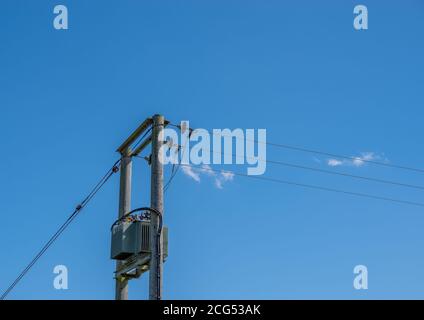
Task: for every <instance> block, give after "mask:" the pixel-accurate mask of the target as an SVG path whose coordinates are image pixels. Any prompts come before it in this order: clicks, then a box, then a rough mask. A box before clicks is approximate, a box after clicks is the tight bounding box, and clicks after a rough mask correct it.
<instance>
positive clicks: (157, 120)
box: [149, 115, 165, 300]
mask: <svg viewBox="0 0 424 320" xmlns="http://www.w3.org/2000/svg"><path fill="white" fill-rule="evenodd" d="M164 124H165V119H164V117H163V116H161V115H155V116H154V117H153V129H152V158H151V193H150V203H151V207H152V208H153V209H156V210H158V211H159V212H160V213H161V214H162V219H163V211H164V210H163V164H162V155H161V152H162V151H161V150H162V145H163V143H164V142H163V129H164ZM150 230H151V232H150V246H151V258H150V274H149V276H150V278H149V299H150V300H160V299H161V298H162V284H163V277H162V274H163V255H162V254H160V253H162V252H163V234H161V236H160V237H159V238H158V237H157V234H158V231H159V217H158V216H157V215H155V214H152V215H151V229H150ZM158 241H159V244H158V243H157V242H158ZM158 248H159V250H160V252H158ZM158 254H160V257H159V259H157V257H158Z"/></svg>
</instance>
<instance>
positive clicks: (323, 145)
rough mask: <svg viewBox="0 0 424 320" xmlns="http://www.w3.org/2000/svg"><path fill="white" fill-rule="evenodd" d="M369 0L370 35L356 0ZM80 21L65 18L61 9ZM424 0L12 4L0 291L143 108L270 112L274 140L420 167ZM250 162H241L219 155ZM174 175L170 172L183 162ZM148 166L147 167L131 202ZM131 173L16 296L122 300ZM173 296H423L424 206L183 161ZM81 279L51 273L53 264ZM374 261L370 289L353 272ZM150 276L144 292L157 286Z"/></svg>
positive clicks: (217, 122) (410, 195) (279, 173)
mask: <svg viewBox="0 0 424 320" xmlns="http://www.w3.org/2000/svg"><path fill="white" fill-rule="evenodd" d="M359 3H362V4H365V5H367V6H368V9H369V29H368V30H367V31H355V30H354V29H353V26H352V22H353V7H354V6H355V5H356V4H359ZM57 4H65V5H66V6H67V7H68V9H69V30H66V31H63V30H62V31H58V30H55V29H54V28H53V24H52V21H53V18H54V15H53V7H54V6H55V5H57ZM423 31H424V4H423V3H422V1H419V0H408V1H402V2H399V1H372V0H366V1H361V2H357V1H347V0H345V1H266V2H264V1H206V0H205V1H189V0H184V1H129V0H123V1H119V4H118V3H112V2H105V1H60V2H57V1H21V0H13V1H12V0H3V1H2V2H1V4H0V37H1V41H0V106H1V111H2V112H1V117H0V134H1V137H2V139H1V140H2V148H1V151H0V156H1V162H2V169H3V170H1V171H0V177H1V179H0V194H1V199H2V201H1V202H0V214H1V217H2V224H3V227H2V232H1V233H0V248H1V251H2V253H3V257H2V263H1V266H0V290H1V291H3V290H4V289H5V288H6V287H7V286H8V285H9V283H10V282H11V281H13V279H14V278H15V277H16V276H17V275H18V273H19V272H20V271H21V269H22V268H23V267H24V266H25V265H26V263H28V262H29V261H30V259H31V258H32V257H33V255H34V254H35V253H36V252H37V250H39V249H40V247H41V246H42V245H43V243H44V242H45V241H46V240H47V239H48V238H49V237H50V235H51V234H53V233H54V231H55V230H56V228H57V227H58V226H59V225H60V224H61V223H62V222H63V221H64V220H65V218H66V217H67V216H68V215H69V214H70V212H71V211H72V209H73V208H74V207H75V205H76V204H77V203H78V201H80V200H81V199H82V198H83V197H84V196H85V194H86V193H87V192H88V191H89V190H90V188H91V187H92V186H93V185H94V184H95V183H96V182H97V180H98V179H99V178H100V177H101V176H102V175H103V174H104V172H105V170H106V169H107V168H109V167H110V165H111V164H112V163H113V162H114V161H115V160H116V159H117V158H118V155H117V154H116V153H115V150H116V148H117V146H118V145H119V144H120V143H121V142H122V140H123V139H125V138H126V137H127V136H128V134H129V133H130V132H131V131H132V130H133V129H134V128H135V127H137V125H138V124H139V123H140V122H141V121H143V120H144V119H145V118H146V117H148V116H151V115H153V114H155V113H162V114H164V115H165V116H166V117H167V118H168V119H170V120H171V121H173V122H179V121H180V120H189V121H190V123H191V124H192V126H193V127H202V128H208V129H212V128H266V129H267V139H268V141H270V142H276V143H287V144H291V145H297V146H305V147H309V148H315V149H319V150H324V151H328V152H334V153H339V154H346V155H351V156H359V155H360V154H361V153H364V152H372V153H373V155H374V156H376V157H380V158H381V159H384V160H385V161H386V160H387V161H389V162H390V163H393V164H401V165H409V166H413V167H421V168H423V167H424V165H423V161H424V152H423V151H422V136H423V127H422V118H423V116H424V113H423V111H422V107H423V103H424V94H423V93H424V90H423V88H424V80H423V74H424V62H423V56H424V44H423ZM267 158H268V159H270V160H279V161H287V162H293V163H298V164H302V165H308V166H315V167H317V168H324V169H334V170H340V171H345V172H349V173H352V174H360V175H367V176H372V177H376V178H383V179H390V180H396V181H402V182H409V183H414V184H421V185H423V184H424V182H423V180H424V179H423V178H424V176H423V175H422V174H419V173H416V172H415V173H411V172H406V171H401V170H393V169H390V168H382V167H378V166H372V165H361V166H352V165H346V164H343V165H341V166H337V167H329V166H328V164H327V163H328V160H329V159H328V157H322V156H316V157H315V156H313V155H311V154H303V153H299V152H293V151H287V150H283V149H278V148H272V147H268V150H267ZM216 168H217V169H228V170H232V169H234V170H236V171H237V170H238V171H242V172H244V171H245V169H244V168H239V167H238V166H221V167H220V166H217V167H216ZM168 174H169V172H168V171H167V176H166V177H168ZM265 176H267V177H272V178H278V179H286V180H291V181H295V182H300V183H309V184H316V185H322V186H327V187H332V188H340V189H344V190H350V191H358V192H365V193H370V194H375V195H381V196H387V197H395V198H399V199H406V200H411V201H418V202H420V201H422V199H423V197H422V195H423V194H422V191H420V190H412V189H406V188H400V187H396V186H386V185H382V184H376V183H365V182H361V181H357V180H353V179H348V178H342V177H334V176H329V175H325V174H322V173H314V172H308V171H302V170H296V169H290V168H285V167H279V166H273V165H271V164H269V165H268V168H267V172H266V174H265ZM148 199H149V172H148V168H147V166H146V164H145V163H144V162H143V161H141V160H140V161H136V162H135V164H134V190H133V207H137V206H144V205H146V204H148ZM117 206H118V178H117V177H114V178H113V179H112V180H111V181H110V182H109V183H108V185H107V186H106V187H105V188H104V189H103V190H102V192H101V193H100V194H99V195H98V196H97V197H96V198H95V200H94V201H93V202H91V203H90V204H89V205H88V206H87V208H86V209H85V210H84V211H83V213H82V214H81V215H80V216H79V217H78V218H77V219H76V220H75V222H74V223H73V224H72V225H71V226H70V227H69V229H68V230H67V231H66V232H65V233H64V234H63V236H62V237H61V238H60V239H59V240H58V241H57V242H56V243H55V244H54V246H53V247H52V248H51V249H50V250H49V251H48V252H47V253H46V255H45V256H44V257H43V258H42V259H41V260H40V261H39V262H38V263H37V265H36V266H35V267H34V268H33V269H32V270H31V271H30V273H29V274H28V275H27V276H26V277H25V278H24V279H23V280H22V282H21V283H20V284H19V285H18V286H17V287H16V288H15V290H14V291H13V292H12V293H11V294H10V296H9V298H11V299H113V298H114V281H113V279H112V276H113V270H114V262H113V261H112V260H110V259H109V250H110V234H109V227H110V225H111V224H112V223H113V221H114V220H115V218H116V216H117ZM165 220H166V224H167V225H168V227H169V230H170V231H169V232H170V243H169V259H168V261H167V262H166V264H165V276H164V297H165V298H167V299H184V298H187V299H192V298H200V299H203V298H212V299H215V298H269V299H285V298H353V299H367V298H424V295H423V293H422V292H423V291H422V289H423V287H424V274H423V272H422V270H423V269H424V255H423V253H422V247H423V245H424V236H423V232H422V229H423V225H424V212H423V208H419V207H413V206H406V205H400V204H393V203H387V202H382V201H376V200H371V199H362V198H356V197H351V196H347V195H339V194H332V193H326V192H321V191H316V190H307V189H302V188H296V187H293V186H284V185H279V184H272V183H267V182H261V181H255V180H253V179H247V178H243V177H235V178H234V180H233V181H231V182H227V183H225V184H224V186H223V188H222V189H219V188H216V186H215V184H214V181H213V179H212V178H210V177H207V176H202V177H201V181H200V182H196V181H194V180H193V179H191V178H190V177H188V176H186V175H184V174H183V173H182V172H181V173H180V174H178V175H177V177H176V178H175V180H174V181H173V184H172V186H171V188H170V189H169V191H168V193H167V195H166V200H165ZM58 264H64V265H66V266H67V267H68V270H69V290H66V291H64V290H62V291H58V290H55V289H54V288H53V279H54V276H55V275H54V274H53V268H54V266H55V265H58ZM358 264H364V265H366V266H367V267H368V270H369V289H368V290H367V291H357V290H354V288H353V286H352V282H353V277H354V275H353V268H354V266H355V265H358ZM146 279H147V277H143V278H142V279H140V280H137V281H132V282H131V283H130V298H131V299H145V298H146V297H147V290H148V283H147V280H146Z"/></svg>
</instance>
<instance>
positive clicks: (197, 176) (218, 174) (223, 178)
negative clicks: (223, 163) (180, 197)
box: [182, 164, 234, 189]
mask: <svg viewBox="0 0 424 320" xmlns="http://www.w3.org/2000/svg"><path fill="white" fill-rule="evenodd" d="M182 168H183V172H184V173H185V174H186V175H187V176H188V177H190V178H192V179H193V180H195V181H196V182H200V181H201V176H202V175H203V176H207V177H210V178H213V180H214V185H215V187H217V188H218V189H223V187H224V183H226V182H229V181H233V180H234V173H232V172H230V171H224V170H221V171H216V170H213V169H212V168H211V166H210V165H207V164H205V165H203V166H201V167H200V168H195V169H193V167H190V166H182Z"/></svg>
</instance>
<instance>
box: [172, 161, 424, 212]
mask: <svg viewBox="0 0 424 320" xmlns="http://www.w3.org/2000/svg"><path fill="white" fill-rule="evenodd" d="M180 165H181V166H186V167H191V168H193V169H195V170H198V171H202V170H204V168H202V167H196V166H194V165H187V164H180ZM208 170H210V171H214V172H217V173H221V172H223V171H224V172H226V173H231V174H234V175H235V176H240V177H245V178H251V179H256V180H262V181H268V182H275V183H280V184H286V185H293V186H298V187H303V188H309V189H316V190H322V191H328V192H334V193H342V194H347V195H351V196H357V197H362V198H369V199H375V200H382V201H389V202H395V203H401V204H407V205H412V206H419V207H424V203H421V202H413V201H408V200H400V199H394V198H389V197H382V196H377V195H372V194H368V193H360V192H353V191H346V190H341V189H335V188H328V187H323V186H317V185H311V184H305V183H298V182H293V181H287V180H282V179H275V178H269V177H263V176H253V175H248V174H244V173H240V172H234V171H228V170H217V169H212V168H208Z"/></svg>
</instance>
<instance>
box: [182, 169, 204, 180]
mask: <svg viewBox="0 0 424 320" xmlns="http://www.w3.org/2000/svg"><path fill="white" fill-rule="evenodd" d="M182 169H183V172H184V174H185V175H186V176H188V177H190V178H192V179H193V180H194V181H196V182H200V175H199V174H198V173H197V172H194V170H193V169H192V168H191V167H190V166H182Z"/></svg>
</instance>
